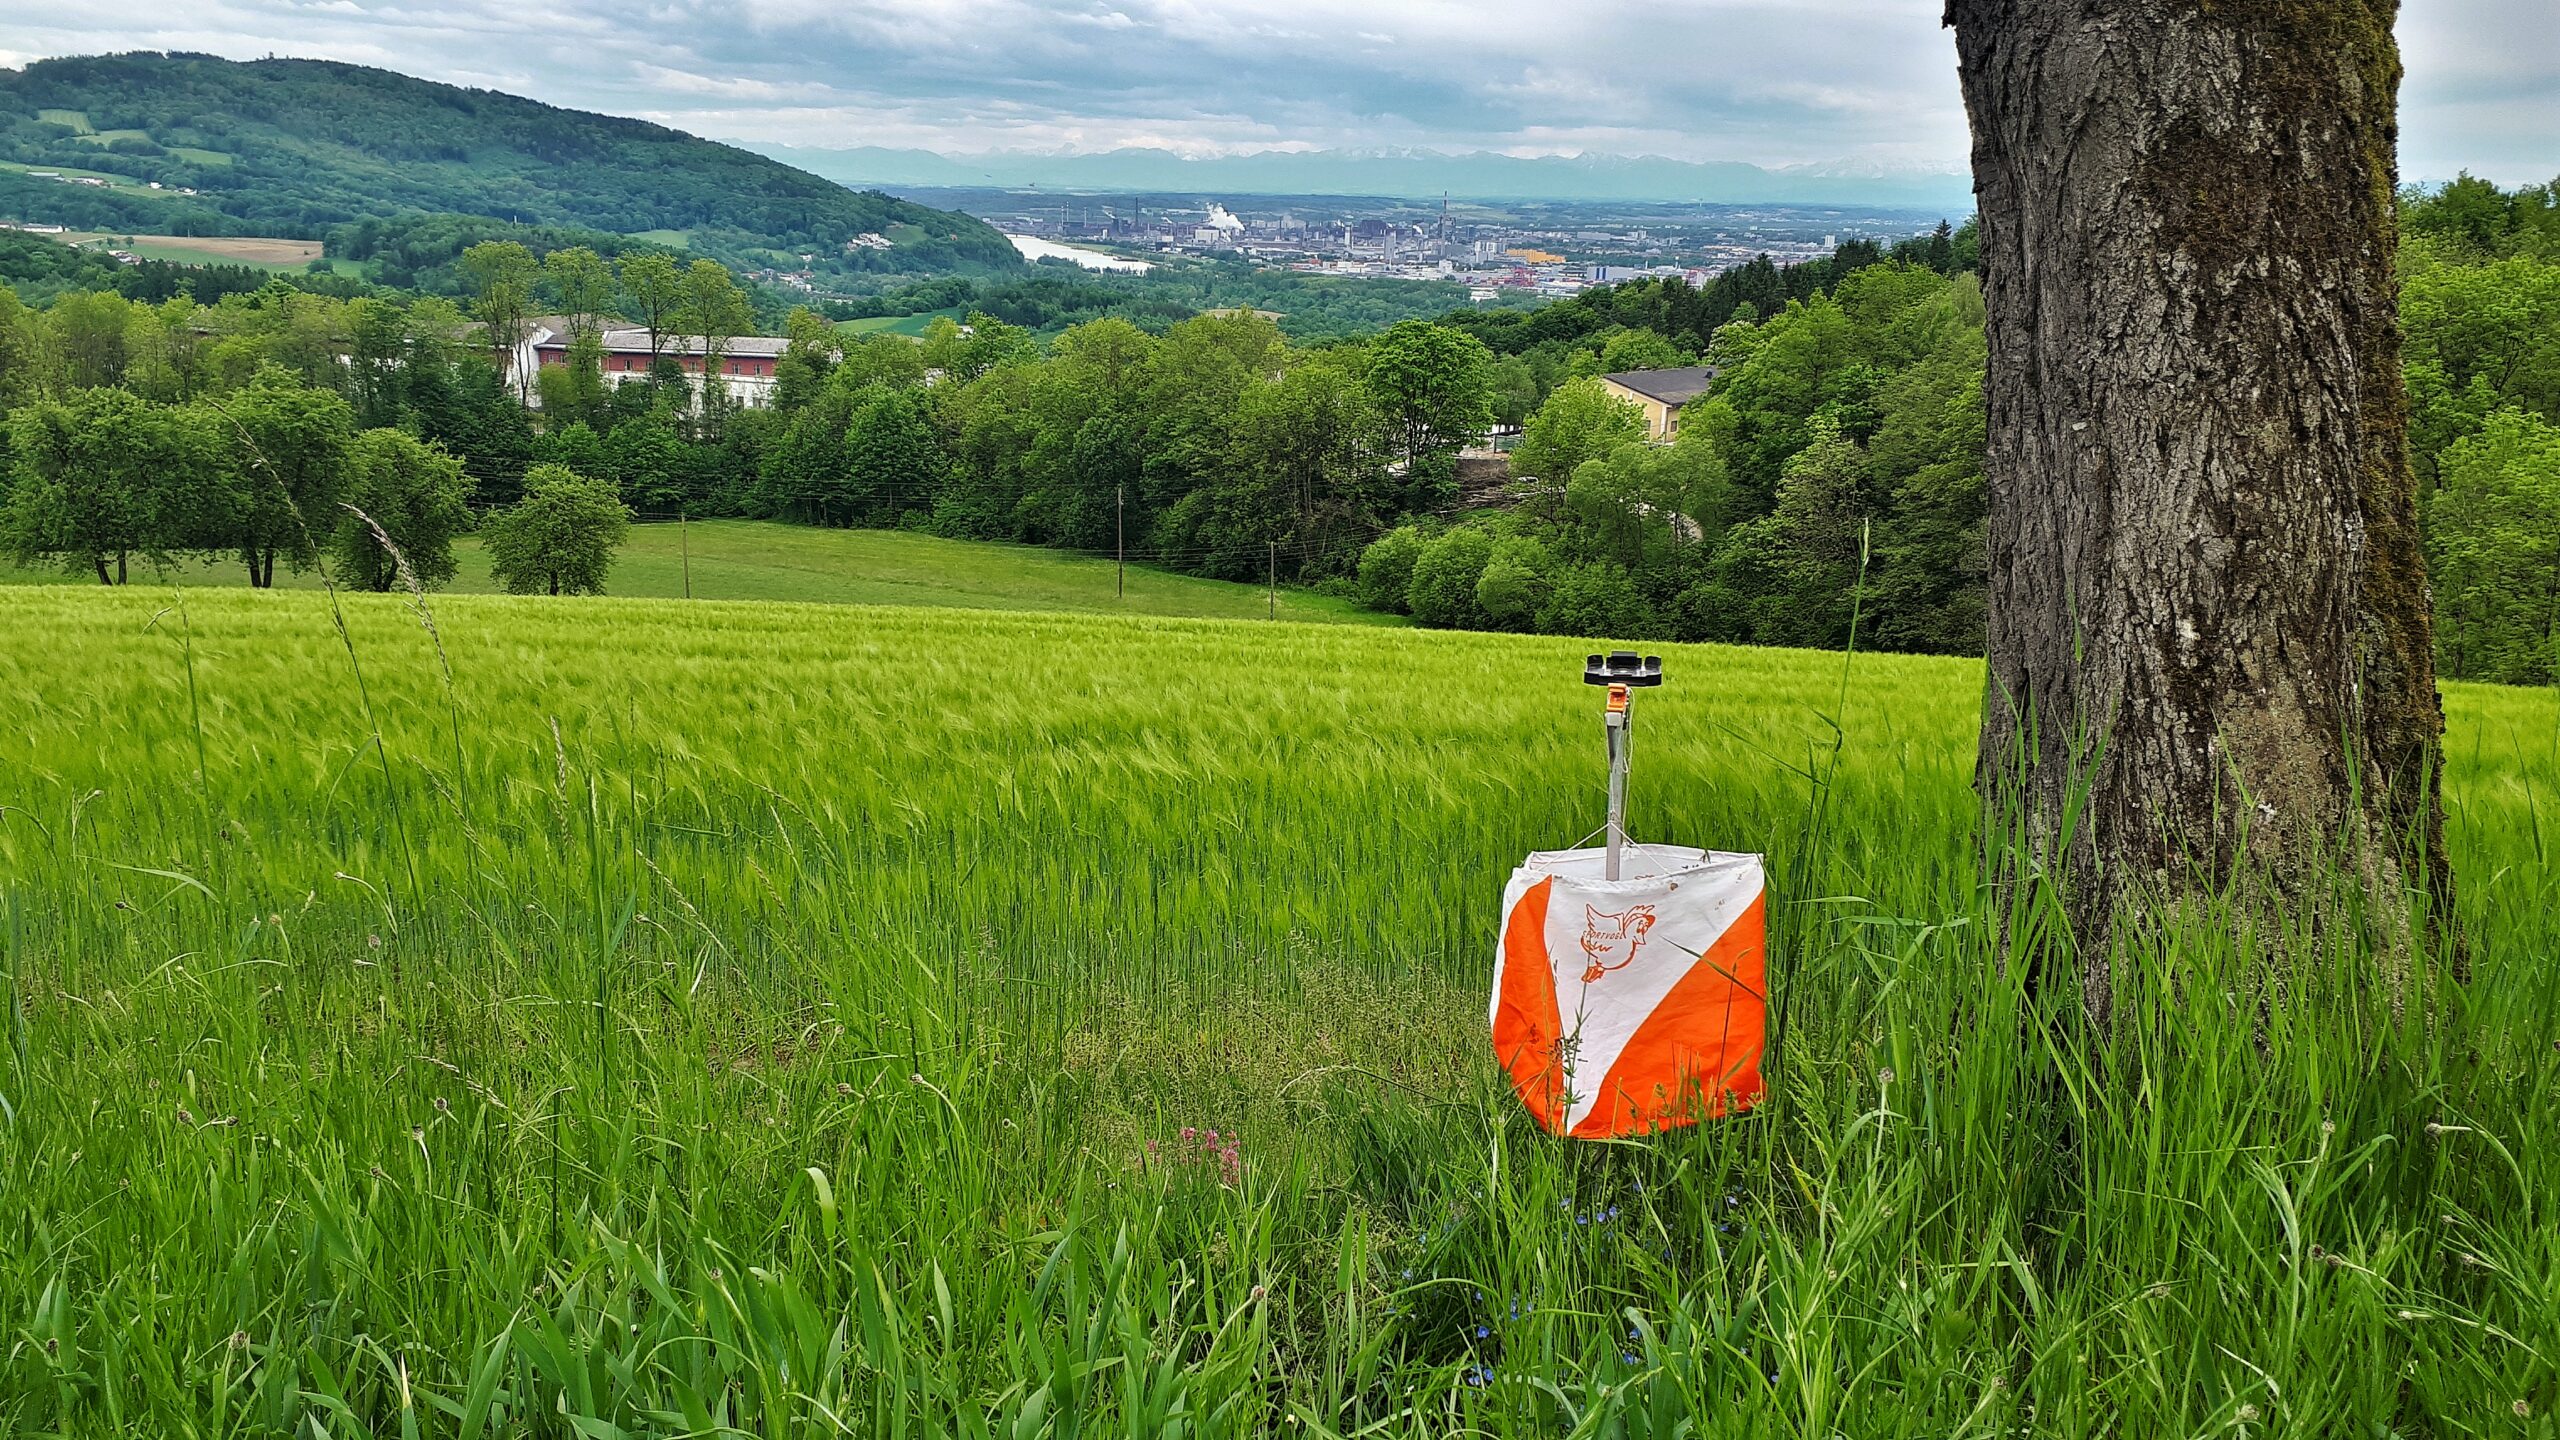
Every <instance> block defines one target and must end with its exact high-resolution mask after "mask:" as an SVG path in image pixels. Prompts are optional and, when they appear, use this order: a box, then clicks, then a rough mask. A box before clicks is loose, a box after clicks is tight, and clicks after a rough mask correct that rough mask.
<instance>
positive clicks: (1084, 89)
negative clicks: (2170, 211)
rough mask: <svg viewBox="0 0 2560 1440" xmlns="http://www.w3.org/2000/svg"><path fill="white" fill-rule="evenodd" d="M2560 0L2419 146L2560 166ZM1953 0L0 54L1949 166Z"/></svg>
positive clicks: (863, 109) (46, 4) (787, 134)
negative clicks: (331, 63)
mask: <svg viewBox="0 0 2560 1440" xmlns="http://www.w3.org/2000/svg"><path fill="white" fill-rule="evenodd" d="M2551 7H2552V0H2406V5H2405V12H2404V17H2403V20H2402V23H2401V38H2402V42H2403V45H2404V48H2405V50H2406V53H2407V60H2408V69H2409V80H2408V87H2407V91H2406V93H2405V97H2404V105H2405V117H2404V122H2405V123H2404V125H2403V132H2404V151H2403V166H2402V168H2403V170H2404V173H2406V174H2407V175H2408V176H2410V177H2411V178H2441V177H2445V176H2449V175H2451V174H2452V173H2454V172H2455V171H2456V170H2459V169H2464V168H2468V169H2470V170H2472V171H2474V172H2476V173H2480V174H2486V175H2490V176H2493V177H2495V178H2498V179H2501V180H2504V181H2508V182H2517V181H2524V180H2542V179H2548V178H2550V177H2551V176H2552V175H2553V174H2555V173H2560V44H2555V43H2554V42H2553V40H2552V38H2551V29H2550V21H2551V14H2552V8H2551ZM1939 9H1940V3H1939V0H1641V3H1639V0H1566V3H1555V0H1534V3H1533V0H716V3H714V0H622V3H617V4H612V5H586V6H556V7H551V6H544V5H541V4H538V3H526V0H161V3H155V4H151V5H137V6H123V5H115V6H106V5H102V6H98V7H96V8H95V9H91V8H90V7H87V6H70V5H64V4H61V3H59V0H42V3H37V0H0V64H8V65H18V64H23V63H25V62H26V61H27V60H30V59H34V58H37V57H40V56H45V55H64V54H83V53H92V52H97V51H102V50H126V49H168V50H180V49H183V50H203V51H210V52H213V53H215V54H219V55H228V56H234V57H240V58H248V57H254V56H258V55H264V54H271V53H272V54H285V55H309V56H321V57H326V58H330V59H338V60H352V61H358V62H363V63H367V64H374V65H384V66H389V67H392V68H394V69H399V70H404V71H408V72H410V73H412V74H418V75H424V76H428V77H431V78H434V79H439V80H446V81H452V82H455V83H458V84H469V85H486V86H491V87H494V88H498V89H502V90H510V91H515V92H518V93H521V94H526V95H531V96H535V97H537V98H540V99H545V100H549V101H552V102H554V103H558V104H565V105H574V106H578V107H581V108H587V109H596V110H607V111H613V112H616V113H620V114H628V115H641V116H646V117H648V118H650V119H655V120H660V121H663V122H665V123H668V124H671V125H676V126H679V127H681V128H683V129H687V130H692V131H695V132H698V133H701V134H706V135H712V136H717V137H721V138H727V139H744V140H751V141H780V142H784V143H789V144H796V145H830V146H852V145H888V146H912V147H918V148H924V149H936V150H943V151H946V152H975V151H985V150H997V149H1030V150H1059V149H1074V150H1104V149H1111V148H1114V147H1117V146H1123V145H1148V146H1161V147H1165V148H1170V149H1175V150H1180V151H1184V152H1186V153H1195V154H1199V153H1217V152H1230V151H1237V150H1257V149H1270V148H1291V149H1303V148H1329V147H1336V146H1397V145H1414V146H1428V147H1433V148H1440V149H1479V148H1481V149H1496V150H1506V151H1511V152H1514V153H1519V154H1554V153H1571V152H1576V151H1584V150H1592V151H1605V152H1613V153H1620V154H1658V155H1669V156H1674V157H1677V158H1681V159H1691V160H1717V159H1729V160H1748V161H1754V162H1757V163H1761V164H1789V163H1800V162H1813V161H1832V160H1843V159H1846V160H1852V161H1856V162H1860V163H1864V164H1876V165H1882V166H1889V167H1897V168H1899V167H1913V168H1924V169H1946V170H1955V169H1960V168H1961V167H1962V164H1963V161H1964V156H1965V144H1964V117H1963V113H1962V110H1961V108H1960V106H1959V102H1958V99H1957V95H1956V85H1955V60H1954V51H1953V47H1952V46H1951V44H1950V43H1949V42H1948V40H1947V38H1946V36H1945V35H1944V33H1943V32H1942V31H1941V30H1940V29H1939V27H1938V24H1937V16H1938V13H1939Z"/></svg>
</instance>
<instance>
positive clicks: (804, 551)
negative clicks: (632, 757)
mask: <svg viewBox="0 0 2560 1440" xmlns="http://www.w3.org/2000/svg"><path fill="white" fill-rule="evenodd" d="M454 561H455V564H456V566H457V567H458V568H457V570H456V573H455V575H454V578H453V586H452V588H453V590H454V591H455V592H457V593H460V594H465V595H475V594H477V595H485V594H491V593H495V592H498V591H499V590H501V589H502V587H501V586H499V585H498V583H497V582H496V581H495V580H493V579H491V578H490V575H489V553H488V551H486V550H484V549H482V548H481V545H480V537H478V536H476V535H465V536H462V537H461V538H460V539H458V540H456V541H455V542H454ZM246 576H247V571H246V570H245V569H244V568H243V567H242V566H241V564H240V563H239V562H238V561H237V560H234V559H231V558H229V557H222V558H217V559H212V560H206V559H201V558H190V559H186V560H182V561H180V562H179V563H178V565H177V568H176V578H177V579H178V580H179V581H180V582H181V583H183V584H186V585H189V586H199V585H218V586H229V585H245V584H246V583H247V578H246ZM276 581H277V583H278V584H279V585H284V586H289V587H294V588H304V589H317V588H319V586H320V576H319V573H318V572H317V571H310V572H305V573H303V574H300V575H296V574H294V573H292V572H291V571H289V570H286V569H283V568H281V567H279V568H278V570H277V572H276ZM61 583H63V575H62V573H61V572H60V571H59V570H51V569H31V568H27V567H23V566H11V565H9V564H8V563H7V562H6V561H0V585H11V584H18V585H56V584H61ZM606 588H607V590H608V591H609V592H610V593H612V594H614V595H617V596H629V597H634V598H642V599H648V598H656V599H674V598H677V597H679V596H682V595H684V594H685V593H686V592H687V589H688V588H690V590H691V592H692V597H693V598H694V599H696V600H793V601H806V602H814V603H821V604H842V605H904V606H919V605H921V606H957V607H960V608H963V609H972V610H1050V611H1085V612H1095V613H1113V614H1123V615H1170V616H1184V617H1191V618H1197V619H1229V620H1256V619H1263V618H1265V617H1266V616H1268V615H1270V613H1271V612H1272V609H1273V597H1272V596H1271V595H1270V594H1269V593H1267V592H1266V591H1265V590H1264V589H1263V587H1261V586H1259V585H1239V584H1235V583H1232V582H1230V581H1225V580H1204V579H1201V578H1200V577H1198V576H1196V575H1177V574H1174V573H1173V572H1171V571H1167V570H1158V569H1155V568H1153V567H1151V566H1148V565H1144V564H1132V565H1131V566H1130V567H1129V572H1128V588H1127V593H1126V594H1125V595H1124V594H1122V593H1121V590H1120V586H1119V575H1118V567H1117V566H1115V565H1114V564H1113V563H1112V562H1111V560H1110V559H1108V558H1101V557H1096V556H1092V555H1079V554H1076V553H1074V552H1072V551H1064V550H1052V549H1047V548H1044V547H1040V546H1032V545H1002V544H993V543H989V542H986V541H980V540H945V539H942V538H940V537H939V536H933V535H918V534H913V533H910V532H907V531H901V530H832V529H825V528H820V527H817V526H810V525H786V524H782V523H780V522H777V521H770V520H697V521H694V522H693V523H691V524H689V525H684V526H677V525H673V524H665V523H651V524H646V525H635V526H633V527H632V528H631V538H630V540H629V542H628V543H626V544H625V545H624V546H623V548H622V552H621V555H620V557H619V558H618V559H617V560H616V561H615V563H614V568H613V573H612V574H611V576H610V577H608V579H607V580H606ZM1277 611H1278V618H1280V619H1283V620H1308V621H1337V622H1341V623H1345V624H1352V625H1401V624H1403V623H1404V621H1403V620H1402V619H1401V618H1400V617H1397V616H1393V615H1384V614H1380V613H1379V612H1377V611H1374V610H1365V609H1362V608H1361V607H1360V606H1359V605H1357V604H1355V603H1353V602H1351V601H1349V600H1341V599H1336V598H1334V597H1332V596H1328V595H1319V594H1316V593H1315V592H1313V591H1311V590H1304V589H1298V588H1294V587H1284V588H1283V589H1281V590H1280V592H1279V594H1278V596H1277Z"/></svg>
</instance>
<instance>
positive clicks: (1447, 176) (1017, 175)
mask: <svg viewBox="0 0 2560 1440" xmlns="http://www.w3.org/2000/svg"><path fill="white" fill-rule="evenodd" d="M741 143H748V142H741ZM749 148H750V149H755V150H759V151H761V152H762V153H764V154H767V155H771V156H773V157H774V158H776V159H778V160H783V161H787V162H789V163H790V164H793V165H797V166H799V167H800V168H802V169H804V170H808V171H810V172H812V173H814V174H819V175H824V176H826V177H827V178H828V179H830V180H836V181H841V182H842V183H844V184H847V185H884V186H998V187H1005V188H1018V187H1026V186H1034V185H1036V186H1040V187H1043V188H1055V189H1060V190H1142V191H1173V192H1182V191H1194V192H1198V193H1201V194H1207V195H1216V194H1236V195H1244V194H1253V195H1383V196H1396V197H1401V198H1406V199H1419V198H1424V197H1429V196H1437V195H1440V194H1442V193H1444V192H1445V193H1447V194H1450V195H1456V196H1462V197H1465V198H1467V199H1475V200H1618V201H1657V202H1666V203H1674V202H1698V203H1704V204H1725V205H1750V204H1770V205H1776V204H1788V205H1843V206H1859V207H1874V208H1879V209H1898V208H1908V209H1916V210H1928V211H1933V212H1937V213H1942V214H1947V215H1964V214H1969V213H1971V211H1972V209H1973V181H1972V179H1971V178H1970V177H1969V176H1966V175H1962V174H1957V173H1951V172H1950V173H1936V172H1929V171H1917V170H1899V169H1894V168H1892V167H1889V166H1879V165H1875V164H1871V163H1867V162H1858V161H1841V162H1833V163H1829V164H1822V165H1802V166H1788V167H1785V168H1782V169H1774V170H1773V169H1767V168H1763V167H1761V166H1758V165H1747V164H1744V163H1741V162H1739V161H1730V160H1725V161H1692V160H1669V159H1665V158H1663V157H1661V156H1659V155H1571V156H1563V155H1549V156H1538V157H1534V158H1524V157H1521V156H1517V155H1504V154H1500V153H1498V152H1494V151H1484V150H1478V151H1471V152H1467V153H1462V154H1448V153H1444V152H1441V151H1436V150H1299V151H1290V150H1263V151H1257V152H1254V153H1250V154H1241V155H1221V156H1211V157H1205V158H1198V159H1194V158H1191V157H1187V156H1184V155H1179V154H1176V153H1174V152H1173V151H1170V150H1140V149H1128V150H1108V151H1098V152H1089V153H1082V154H1054V155H1044V154H1037V153H1033V152H1029V151H1019V150H1006V151H996V152H992V153H989V154H983V155H943V154H937V153H935V152H933V151H930V150H890V149H882V148H880V147H877V146H862V147H858V148H854V149H822V148H812V147H801V146H789V145H756V144H752V143H750V144H749Z"/></svg>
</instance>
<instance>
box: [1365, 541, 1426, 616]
mask: <svg viewBox="0 0 2560 1440" xmlns="http://www.w3.org/2000/svg"><path fill="white" fill-rule="evenodd" d="M1428 543H1429V542H1428V541H1426V540H1425V539H1424V538H1423V535H1422V531H1421V530H1420V529H1419V528H1417V527H1415V526H1412V525H1399V526H1397V527H1396V528H1395V529H1393V530H1390V531H1388V532H1387V533H1386V534H1384V535H1381V536H1379V537H1378V538H1377V539H1375V540H1372V541H1370V542H1369V548H1368V549H1366V550H1363V551H1361V552H1360V579H1359V587H1360V603H1361V604H1363V605H1366V606H1368V607H1369V608H1370V609H1372V610H1384V611H1387V612H1389V613H1390V614H1395V615H1402V614H1404V613H1405V590H1406V589H1407V587H1409V586H1410V585H1411V584H1412V582H1413V565H1414V562H1415V561H1417V560H1419V559H1421V558H1422V550H1423V547H1424V546H1425V545H1426V544H1428Z"/></svg>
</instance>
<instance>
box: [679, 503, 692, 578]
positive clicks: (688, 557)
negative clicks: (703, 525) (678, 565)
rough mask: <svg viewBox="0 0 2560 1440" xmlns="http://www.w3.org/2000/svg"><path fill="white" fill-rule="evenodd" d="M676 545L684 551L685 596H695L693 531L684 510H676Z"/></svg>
mask: <svg viewBox="0 0 2560 1440" xmlns="http://www.w3.org/2000/svg"><path fill="white" fill-rule="evenodd" d="M676 547H677V548H678V549H679V550H681V551H682V552H683V553H684V598H686V599H687V600H690V599H692V598H693V532H692V531H691V530H688V529H686V528H685V518H684V511H682V510H678V511H676Z"/></svg>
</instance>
